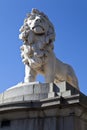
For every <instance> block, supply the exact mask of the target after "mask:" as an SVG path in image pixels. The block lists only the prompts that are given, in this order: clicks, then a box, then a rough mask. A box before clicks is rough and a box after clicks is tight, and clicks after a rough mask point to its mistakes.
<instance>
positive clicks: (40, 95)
mask: <svg viewBox="0 0 87 130" xmlns="http://www.w3.org/2000/svg"><path fill="white" fill-rule="evenodd" d="M0 130H87V97H86V96H85V95H83V94H82V93H81V92H80V91H78V90H77V89H75V88H73V87H72V86H71V85H70V84H68V83H66V82H60V83H58V84H56V85H55V84H53V83H43V84H42V83H38V82H35V83H31V84H28V83H27V84H26V83H23V84H22V83H21V84H18V85H16V86H14V87H12V88H9V89H8V90H6V91H5V92H3V93H2V94H0Z"/></svg>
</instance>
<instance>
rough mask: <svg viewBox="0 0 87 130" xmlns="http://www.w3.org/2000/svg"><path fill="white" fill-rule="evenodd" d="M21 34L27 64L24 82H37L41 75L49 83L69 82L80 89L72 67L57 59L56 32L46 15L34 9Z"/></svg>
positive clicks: (22, 51) (22, 49) (24, 60)
mask: <svg viewBox="0 0 87 130" xmlns="http://www.w3.org/2000/svg"><path fill="white" fill-rule="evenodd" d="M20 32H21V34H20V36H19V37H20V39H21V40H22V41H23V43H24V44H23V45H22V47H21V56H22V58H23V62H24V64H25V78H24V82H34V81H36V76H37V75H38V74H39V73H40V74H42V75H44V77H45V82H47V83H50V82H54V83H58V82H62V81H67V82H68V83H69V84H71V85H72V86H73V87H75V88H77V89H78V80H77V77H76V75H75V72H74V70H73V69H72V67H71V66H70V65H68V64H65V63H63V62H62V61H60V60H59V59H57V58H56V56H55V54H54V51H53V48H54V44H53V43H54V40H55V31H54V27H53V24H52V23H51V22H50V20H49V19H48V17H47V16H46V15H45V14H44V13H42V12H40V11H39V10H37V9H33V10H32V12H31V13H30V14H29V16H28V17H27V18H26V19H25V21H24V24H23V26H22V27H21V29H20Z"/></svg>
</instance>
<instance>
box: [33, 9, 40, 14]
mask: <svg viewBox="0 0 87 130" xmlns="http://www.w3.org/2000/svg"><path fill="white" fill-rule="evenodd" d="M31 13H34V14H39V13H40V11H39V10H38V9H35V8H33V9H32V11H31Z"/></svg>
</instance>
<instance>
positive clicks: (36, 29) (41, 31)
mask: <svg viewBox="0 0 87 130" xmlns="http://www.w3.org/2000/svg"><path fill="white" fill-rule="evenodd" d="M32 30H33V31H34V33H36V34H44V33H45V29H44V28H43V27H42V26H40V25H36V26H34V27H32Z"/></svg>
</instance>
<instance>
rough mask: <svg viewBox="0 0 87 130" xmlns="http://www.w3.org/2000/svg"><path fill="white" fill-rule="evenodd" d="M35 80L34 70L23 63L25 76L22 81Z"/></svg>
mask: <svg viewBox="0 0 87 130" xmlns="http://www.w3.org/2000/svg"><path fill="white" fill-rule="evenodd" d="M35 80H36V72H35V71H34V70H33V69H32V68H30V66H29V65H25V78H24V82H26V83H29V82H34V81H35Z"/></svg>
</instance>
